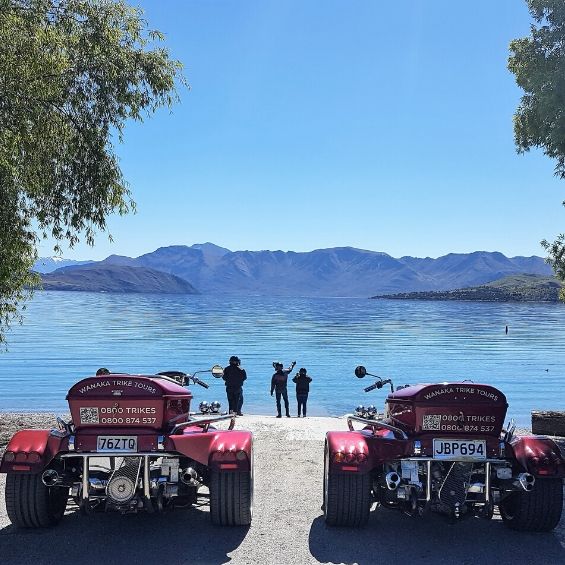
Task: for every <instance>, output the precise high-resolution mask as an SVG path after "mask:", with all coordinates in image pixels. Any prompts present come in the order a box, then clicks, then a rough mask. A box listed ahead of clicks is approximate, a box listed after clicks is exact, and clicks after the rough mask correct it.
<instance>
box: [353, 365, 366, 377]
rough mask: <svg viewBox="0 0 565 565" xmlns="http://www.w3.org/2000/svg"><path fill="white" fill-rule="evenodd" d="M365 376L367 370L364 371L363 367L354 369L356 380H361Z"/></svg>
mask: <svg viewBox="0 0 565 565" xmlns="http://www.w3.org/2000/svg"><path fill="white" fill-rule="evenodd" d="M366 374H367V369H365V367H363V365H359V366H358V367H355V376H356V377H357V378H358V379H362V378H363V377H364V376H365V375H366Z"/></svg>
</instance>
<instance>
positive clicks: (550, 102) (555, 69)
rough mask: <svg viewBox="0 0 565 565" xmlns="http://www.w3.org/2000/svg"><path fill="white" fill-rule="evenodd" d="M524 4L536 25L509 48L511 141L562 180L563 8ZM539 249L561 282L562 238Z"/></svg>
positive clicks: (559, 1) (551, 0)
mask: <svg viewBox="0 0 565 565" xmlns="http://www.w3.org/2000/svg"><path fill="white" fill-rule="evenodd" d="M526 1H527V3H528V7H529V10H530V14H531V15H532V17H533V18H534V20H535V21H536V22H537V25H532V26H531V33H530V36H529V37H525V38H522V39H516V40H514V41H512V42H511V43H510V53H511V54H510V58H509V59H508V68H509V70H510V71H511V72H512V73H513V74H514V76H515V77H516V82H517V84H518V86H520V88H522V89H523V90H524V95H523V96H522V99H521V100H520V104H519V106H518V108H517V110H516V113H515V114H514V140H515V143H516V149H517V151H518V152H519V153H523V152H525V151H529V150H530V149H531V148H532V147H538V148H540V149H542V150H543V152H544V154H545V155H547V156H548V157H550V158H552V159H555V161H556V165H555V174H556V175H557V176H558V177H560V178H562V179H565V2H563V0H526ZM541 243H542V246H543V247H544V249H545V250H546V251H547V252H548V259H547V261H548V263H549V264H550V265H551V266H552V267H553V269H554V271H555V273H556V275H557V276H558V277H559V278H560V279H561V280H565V236H564V235H560V236H559V237H558V238H557V239H556V240H555V241H554V242H553V243H549V242H548V241H546V240H544V241H542V242H541Z"/></svg>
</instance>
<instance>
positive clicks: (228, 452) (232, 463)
mask: <svg viewBox="0 0 565 565" xmlns="http://www.w3.org/2000/svg"><path fill="white" fill-rule="evenodd" d="M211 460H212V462H213V463H217V464H218V465H219V467H220V469H237V468H238V467H239V466H240V465H241V463H243V462H244V461H247V453H246V452H245V451H244V450H243V449H239V450H236V449H235V446H233V447H231V448H230V449H225V450H224V449H219V450H218V451H214V453H212V457H211Z"/></svg>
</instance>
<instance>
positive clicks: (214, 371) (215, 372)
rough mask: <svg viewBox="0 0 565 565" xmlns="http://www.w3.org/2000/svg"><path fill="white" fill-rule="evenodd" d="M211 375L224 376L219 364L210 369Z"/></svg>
mask: <svg viewBox="0 0 565 565" xmlns="http://www.w3.org/2000/svg"><path fill="white" fill-rule="evenodd" d="M211 373H212V376H214V377H216V378H217V379H219V378H220V377H223V376H224V369H223V367H222V366H221V365H214V366H213V367H212V370H211Z"/></svg>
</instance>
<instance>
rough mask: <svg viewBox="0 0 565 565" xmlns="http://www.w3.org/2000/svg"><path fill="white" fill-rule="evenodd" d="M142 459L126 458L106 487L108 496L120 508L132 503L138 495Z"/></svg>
mask: <svg viewBox="0 0 565 565" xmlns="http://www.w3.org/2000/svg"><path fill="white" fill-rule="evenodd" d="M141 463H142V458H141V457H124V458H123V459H122V462H121V465H120V466H119V467H118V468H116V470H115V471H114V472H113V473H112V476H111V477H110V480H109V481H108V484H107V485H106V494H107V495H108V498H109V499H110V501H111V502H113V503H114V504H117V505H118V506H121V505H124V504H127V503H128V502H130V501H131V500H132V499H133V497H134V496H135V494H136V490H137V485H138V483H139V473H140V471H141Z"/></svg>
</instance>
